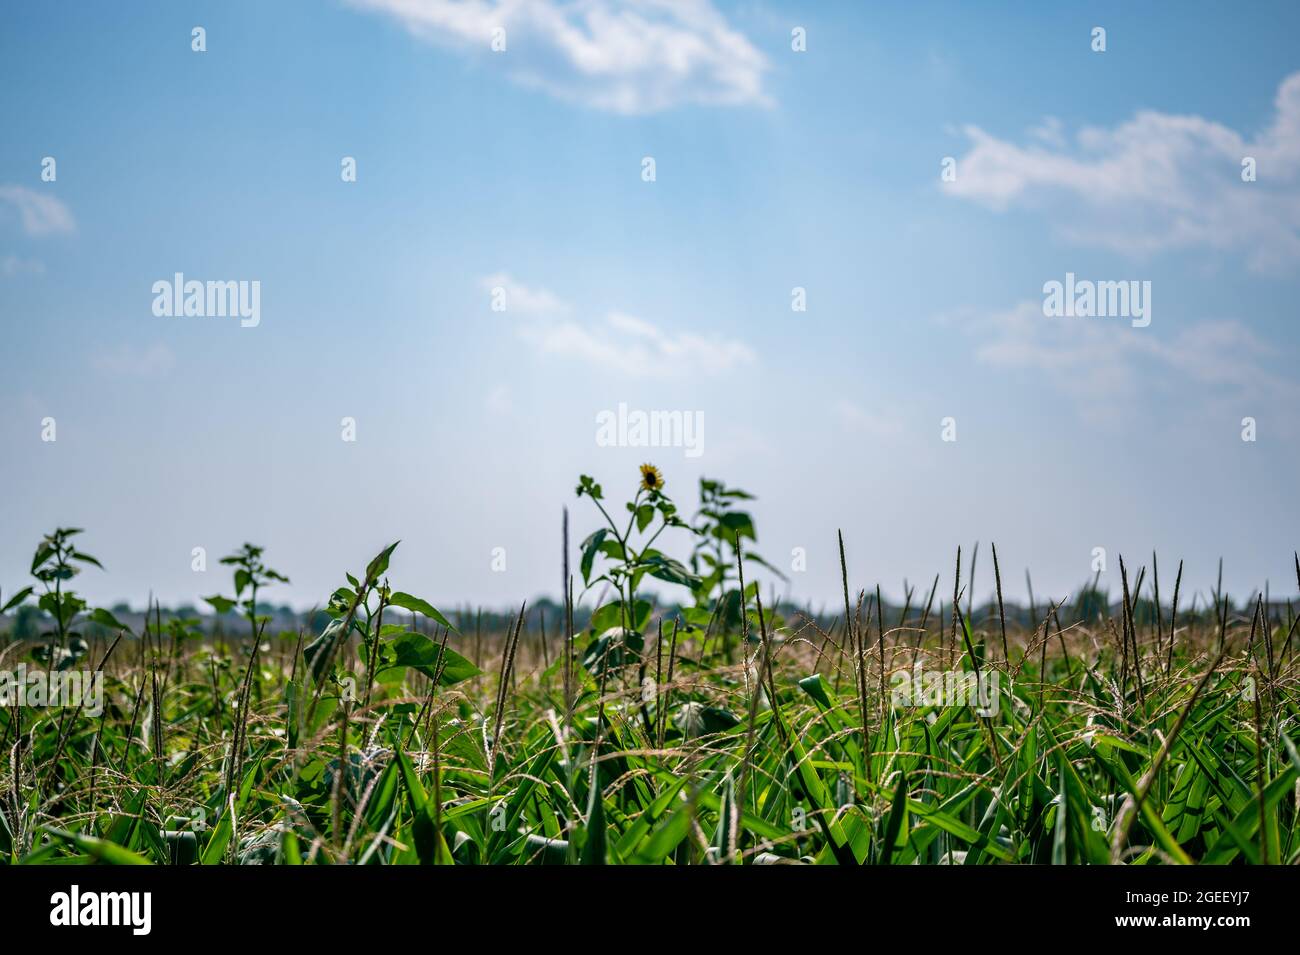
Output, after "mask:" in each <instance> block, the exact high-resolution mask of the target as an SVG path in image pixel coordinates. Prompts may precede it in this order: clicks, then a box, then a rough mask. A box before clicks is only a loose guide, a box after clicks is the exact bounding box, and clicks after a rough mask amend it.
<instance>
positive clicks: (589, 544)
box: [581, 527, 609, 584]
mask: <svg viewBox="0 0 1300 955" xmlns="http://www.w3.org/2000/svg"><path fill="white" fill-rule="evenodd" d="M608 534H609V528H606V527H602V528H601V529H600V530H598V531H595V532H594V533H593V534H591V536H589V537H588V538H587V539H586V540H585V541H583V542H582V564H581V568H582V582H583V583H584V584H589V583H591V565H592V563H593V562H594V561H595V560H596V552H597V551H599V550H600V545H601V544H602V543H603V542H604V540H605V537H606V535H608Z"/></svg>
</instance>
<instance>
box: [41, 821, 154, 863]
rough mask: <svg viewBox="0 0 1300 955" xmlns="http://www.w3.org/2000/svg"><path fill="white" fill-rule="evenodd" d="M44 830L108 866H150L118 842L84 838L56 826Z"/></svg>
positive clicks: (143, 858) (92, 837)
mask: <svg viewBox="0 0 1300 955" xmlns="http://www.w3.org/2000/svg"><path fill="white" fill-rule="evenodd" d="M44 829H45V831H46V832H48V833H49V834H50V835H52V836H55V837H57V838H59V839H63V840H64V841H66V842H70V843H72V844H73V845H74V846H76V847H77V848H78V849H80V850H81V851H82V852H84V853H86V854H87V855H89V856H90V857H91V858H93V859H95V860H97V861H99V862H103V863H105V864H106V865H149V860H148V859H146V858H145V857H144V856H142V855H139V854H137V853H134V852H132V851H131V850H130V849H124V848H123V847H122V846H119V845H118V844H117V843H116V842H109V841H107V840H105V839H96V838H95V837H94V836H83V835H81V834H80V833H77V832H68V831H67V830H65V829H57V828H55V827H54V826H45V827H44Z"/></svg>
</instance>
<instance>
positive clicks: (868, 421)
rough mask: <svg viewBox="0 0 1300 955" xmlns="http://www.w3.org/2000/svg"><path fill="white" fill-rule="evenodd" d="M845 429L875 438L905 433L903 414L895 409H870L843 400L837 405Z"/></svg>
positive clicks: (837, 411)
mask: <svg viewBox="0 0 1300 955" xmlns="http://www.w3.org/2000/svg"><path fill="white" fill-rule="evenodd" d="M835 413H836V414H837V415H838V416H839V419H840V424H841V426H842V427H843V428H845V430H848V431H852V432H856V433H858V434H865V435H868V436H869V437H873V438H892V437H896V436H897V435H900V434H902V433H903V421H902V416H901V415H899V414H898V413H897V411H895V410H894V409H889V410H868V409H866V408H863V407H862V406H861V405H858V404H855V403H854V402H852V401H847V400H841V401H840V402H839V403H838V404H837V405H836V406H835Z"/></svg>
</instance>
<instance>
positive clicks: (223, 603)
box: [203, 594, 236, 614]
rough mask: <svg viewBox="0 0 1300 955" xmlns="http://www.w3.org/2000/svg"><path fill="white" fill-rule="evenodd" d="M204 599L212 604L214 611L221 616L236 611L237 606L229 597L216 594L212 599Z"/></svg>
mask: <svg viewBox="0 0 1300 955" xmlns="http://www.w3.org/2000/svg"><path fill="white" fill-rule="evenodd" d="M203 599H204V600H205V601H207V602H208V603H209V604H211V605H212V609H213V610H215V611H216V612H217V613H219V614H223V613H230V611H232V610H234V609H235V606H236V604H235V602H234V601H233V600H231V599H230V598H229V597H222V596H220V595H216V594H214V595H213V596H211V597H204V598H203Z"/></svg>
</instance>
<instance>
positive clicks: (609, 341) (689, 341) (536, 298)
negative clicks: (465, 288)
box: [480, 272, 758, 377]
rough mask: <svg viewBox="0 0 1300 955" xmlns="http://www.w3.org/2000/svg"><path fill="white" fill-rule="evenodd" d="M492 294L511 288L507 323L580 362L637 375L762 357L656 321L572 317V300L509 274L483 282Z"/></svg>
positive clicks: (716, 367) (545, 350)
mask: <svg viewBox="0 0 1300 955" xmlns="http://www.w3.org/2000/svg"><path fill="white" fill-rule="evenodd" d="M480 285H482V287H483V288H485V289H488V290H489V291H491V290H494V289H504V290H505V301H506V308H505V311H504V312H501V313H499V314H500V315H501V317H502V319H503V320H506V319H510V318H517V319H518V322H517V323H516V328H517V330H518V334H519V336H520V337H521V338H522V339H523V340H524V341H526V342H528V343H529V344H531V345H532V346H533V347H534V348H535V349H536V350H537V351H538V352H539V353H541V354H543V355H554V356H560V357H564V358H572V359H577V360H579V361H583V362H586V363H588V364H591V365H594V366H596V367H598V368H603V369H605V370H608V371H616V372H618V373H619V374H623V375H629V376H633V377H641V376H663V375H674V374H689V373H692V372H696V371H705V372H726V371H730V370H732V369H733V368H739V367H742V366H746V365H751V364H754V363H755V362H756V361H757V360H758V359H757V356H756V355H755V354H754V351H753V350H752V349H751V348H750V347H749V346H748V345H746V344H745V343H743V342H740V341H736V340H734V339H728V338H725V337H723V336H720V335H700V334H697V333H695V332H686V331H669V330H665V329H662V328H660V327H659V326H658V325H656V324H654V323H653V322H649V321H646V320H645V319H643V318H638V317H636V316H635V315H629V314H627V313H626V312H621V311H611V312H608V313H606V315H605V316H604V317H603V318H602V319H600V320H595V321H588V320H585V319H583V320H579V319H575V318H570V317H568V316H569V315H570V313H572V312H573V311H574V308H573V306H571V305H570V304H569V303H568V302H567V301H565V300H564V299H562V298H561V297H560V296H559V295H556V294H555V293H554V292H552V291H551V290H550V289H548V288H544V287H542V286H529V285H524V284H523V283H521V282H518V281H516V280H515V279H514V278H512V277H511V276H510V275H509V274H507V273H505V272H497V273H496V274H494V275H489V276H486V277H485V278H483V279H480Z"/></svg>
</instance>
